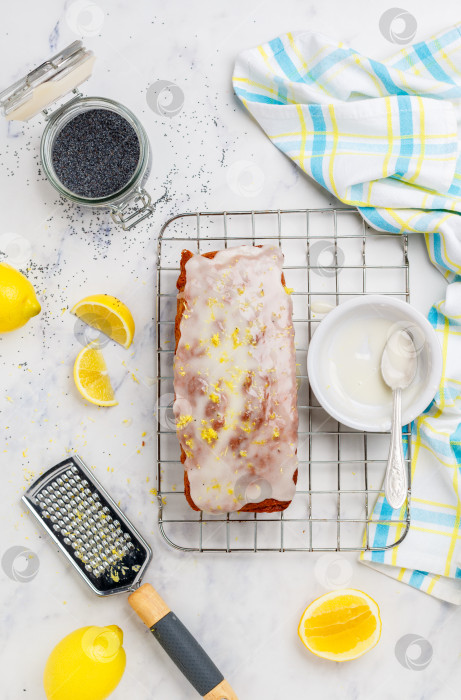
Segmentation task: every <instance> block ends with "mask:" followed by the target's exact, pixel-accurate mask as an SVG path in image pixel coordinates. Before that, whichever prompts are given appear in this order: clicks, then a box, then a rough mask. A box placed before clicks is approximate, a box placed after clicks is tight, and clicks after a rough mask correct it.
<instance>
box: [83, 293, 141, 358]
mask: <svg viewBox="0 0 461 700" xmlns="http://www.w3.org/2000/svg"><path fill="white" fill-rule="evenodd" d="M71 313H72V314H75V316H78V318H80V319H81V320H82V321H83V322H84V323H87V324H88V325H89V326H91V327H92V328H96V329H97V330H98V331H101V333H104V335H107V336H109V338H112V340H115V342H116V343H119V344H120V345H122V346H123V347H124V348H129V347H130V345H131V343H132V341H133V336H134V329H135V326H134V320H133V316H132V315H131V311H130V310H129V308H128V306H126V305H125V304H124V303H123V302H122V301H120V299H116V297H113V296H110V294H93V296H89V297H85V299H82V300H81V301H79V302H77V304H75V306H74V307H73V308H72V309H71Z"/></svg>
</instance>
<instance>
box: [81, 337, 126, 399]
mask: <svg viewBox="0 0 461 700" xmlns="http://www.w3.org/2000/svg"><path fill="white" fill-rule="evenodd" d="M74 381H75V385H76V387H77V389H78V390H79V392H80V393H81V395H82V396H83V398H84V399H88V401H91V403H94V404H96V406H116V405H117V403H118V402H117V401H116V400H115V396H114V392H113V390H112V386H111V383H110V379H109V375H108V374H107V366H106V362H105V360H104V357H103V354H102V352H101V351H100V350H98V348H97V347H95V346H94V345H87V346H86V347H84V348H83V350H81V351H80V352H79V353H78V355H77V359H76V360H75V365H74Z"/></svg>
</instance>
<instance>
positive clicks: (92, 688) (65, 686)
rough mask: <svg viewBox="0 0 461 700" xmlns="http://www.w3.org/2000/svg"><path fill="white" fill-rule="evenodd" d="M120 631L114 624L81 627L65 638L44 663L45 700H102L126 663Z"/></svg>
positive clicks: (112, 687) (121, 674)
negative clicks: (46, 699)
mask: <svg viewBox="0 0 461 700" xmlns="http://www.w3.org/2000/svg"><path fill="white" fill-rule="evenodd" d="M122 644H123V632H122V630H121V629H120V627H117V626H116V625H109V627H81V628H80V629H78V630H75V632H71V633H70V634H68V635H67V637H64V639H62V640H61V641H60V642H59V643H58V644H57V645H56V646H55V648H54V649H53V651H52V652H51V654H50V656H49V657H48V661H47V662H46V666H45V672H44V674H43V685H44V687H45V693H46V697H47V698H48V700H105V698H107V697H108V696H109V695H110V694H111V693H112V691H114V690H115V688H116V687H117V685H118V684H119V682H120V679H121V678H122V676H123V672H124V670H125V665H126V655H125V650H124V649H123V647H122Z"/></svg>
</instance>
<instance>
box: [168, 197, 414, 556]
mask: <svg viewBox="0 0 461 700" xmlns="http://www.w3.org/2000/svg"><path fill="white" fill-rule="evenodd" d="M264 243H270V244H272V245H274V244H275V245H279V246H280V248H281V249H282V251H283V253H284V258H285V264H284V274H285V279H286V284H287V286H288V287H291V288H293V290H294V291H293V293H292V299H293V324H294V328H295V343H296V362H297V370H298V371H297V376H298V411H299V443H298V457H299V475H298V483H297V490H296V495H295V497H294V499H293V501H292V503H291V505H290V506H289V507H288V508H287V509H286V510H285V511H284V512H282V513H269V514H264V513H228V514H220V515H210V514H205V513H202V512H196V511H194V510H192V509H191V508H190V507H189V505H188V503H187V501H186V498H185V496H184V487H183V483H184V481H183V476H184V475H183V465H182V464H181V462H180V448H179V443H178V440H177V438H176V431H175V423H174V417H173V411H172V405H173V401H174V388H173V358H174V346H175V339H174V321H175V315H176V280H177V277H178V273H179V260H180V257H181V251H182V250H183V249H184V248H187V249H189V250H192V251H194V252H201V253H204V252H207V251H212V250H219V249H222V248H227V247H228V246H238V245H242V244H247V245H262V244H264ZM377 293H379V294H387V295H390V296H395V297H397V298H400V299H403V300H405V301H409V264H408V241H407V237H406V236H403V235H402V236H396V235H394V234H384V233H379V234H377V233H374V232H373V231H372V230H371V229H369V227H368V226H366V225H365V223H364V221H363V219H362V217H361V216H360V215H359V213H358V212H357V211H356V210H355V209H292V210H283V211H270V210H267V211H251V212H247V211H235V212H196V213H187V214H179V215H177V216H174V217H172V218H171V219H169V220H168V221H167V222H166V223H165V224H164V225H163V227H162V230H161V232H160V236H159V241H158V259H157V307H156V316H157V318H156V323H157V377H158V382H157V424H158V425H157V448H158V452H157V479H158V503H159V512H158V520H159V528H160V532H161V534H162V536H163V537H164V539H165V540H166V542H167V543H168V544H169V545H170V546H172V547H174V548H176V549H180V550H183V551H189V552H192V551H193V552H258V551H265V552H268V551H278V552H288V551H311V552H312V551H323V552H325V551H363V550H372V551H382V550H383V549H389V548H390V547H394V546H396V545H397V544H399V542H401V541H402V540H403V539H404V537H405V536H406V534H407V532H408V528H409V524H410V506H409V503H410V488H409V489H408V498H407V503H406V506H405V508H404V512H403V515H400V517H399V518H395V519H392V520H384V519H381V518H380V517H379V516H378V515H376V514H374V513H373V506H374V504H375V501H376V498H377V497H378V495H379V494H380V493H381V485H382V482H383V478H384V472H385V467H386V462H387V454H388V448H389V435H388V434H383V433H361V432H357V431H354V430H352V429H349V428H347V427H345V426H343V425H342V424H340V423H338V422H337V421H335V420H334V419H332V418H331V417H329V416H328V415H327V414H326V413H325V411H324V410H323V409H322V408H321V407H320V406H319V405H318V403H317V401H316V399H315V396H314V395H313V393H312V391H311V389H310V387H309V383H308V380H307V374H306V358H307V349H308V346H309V341H310V339H311V337H312V334H313V333H314V332H315V329H316V327H317V325H318V323H319V322H320V320H321V319H322V317H323V315H322V314H324V313H325V312H326V311H327V310H328V308H330V307H333V306H336V305H337V304H340V303H341V302H343V301H345V300H346V299H349V298H352V297H354V296H357V295H363V294H377ZM406 436H407V438H408V436H409V432H408V431H406ZM408 443H410V440H409V439H408ZM407 469H408V476H409V483H410V472H411V470H410V452H409V451H408V454H407ZM377 526H385V527H386V528H390V529H391V532H392V534H393V541H392V542H391V543H390V544H388V545H387V546H386V547H382V546H379V540H376V536H375V533H376V531H377V532H378V533H379V531H380V528H379V527H377ZM389 541H390V539H389Z"/></svg>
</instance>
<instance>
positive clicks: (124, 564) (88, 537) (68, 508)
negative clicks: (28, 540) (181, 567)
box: [22, 456, 152, 596]
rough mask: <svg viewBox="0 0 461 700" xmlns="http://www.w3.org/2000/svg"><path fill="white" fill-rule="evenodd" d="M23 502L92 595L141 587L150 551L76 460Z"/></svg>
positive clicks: (31, 490) (55, 469)
mask: <svg viewBox="0 0 461 700" xmlns="http://www.w3.org/2000/svg"><path fill="white" fill-rule="evenodd" d="M22 500H23V501H24V503H25V504H26V505H27V507H28V508H29V509H30V510H31V511H32V513H33V514H34V515H35V517H36V518H37V520H38V521H39V522H40V524H41V525H42V526H43V527H44V528H45V530H46V531H47V532H48V534H49V535H50V536H51V537H52V538H53V540H54V541H55V542H56V544H57V545H59V547H60V549H61V550H62V551H63V552H64V554H65V555H66V557H67V558H68V560H69V561H70V562H71V564H72V565H73V566H74V567H75V568H76V569H77V571H78V572H79V574H80V575H81V576H82V578H84V579H85V581H86V582H87V584H88V585H89V586H90V587H91V588H92V590H93V591H94V592H95V593H97V594H98V595H100V596H104V595H112V594H113V593H123V592H126V591H133V590H135V589H136V588H137V587H138V586H139V585H140V582H141V578H142V576H143V574H144V571H145V569H146V568H147V566H148V565H149V562H150V560H151V559H152V550H151V548H150V547H149V545H148V544H147V542H146V541H145V540H144V538H143V537H142V536H141V535H140V533H139V532H138V531H137V530H136V528H135V527H134V526H133V525H132V524H131V523H130V521H129V520H128V519H127V518H126V517H125V516H124V515H123V513H122V511H121V510H120V508H119V507H118V506H117V505H116V504H115V502H114V501H113V499H112V498H111V497H110V496H109V494H108V493H107V491H106V490H105V489H104V488H103V487H102V486H101V484H100V483H99V481H97V479H95V478H94V476H93V475H92V474H91V472H90V470H89V469H88V467H86V466H85V464H84V463H83V462H82V460H81V459H80V458H79V457H77V456H75V457H71V458H69V459H66V460H65V461H63V462H60V463H59V464H57V465H56V466H54V467H52V468H51V469H49V470H48V471H46V472H45V473H44V474H43V475H42V476H41V477H40V478H39V479H38V480H37V481H36V482H35V483H34V484H33V485H32V486H31V488H29V489H28V490H27V491H26V493H25V494H24V496H23V497H22Z"/></svg>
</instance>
